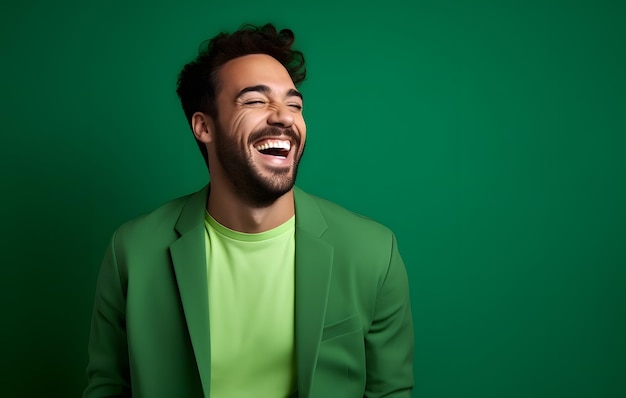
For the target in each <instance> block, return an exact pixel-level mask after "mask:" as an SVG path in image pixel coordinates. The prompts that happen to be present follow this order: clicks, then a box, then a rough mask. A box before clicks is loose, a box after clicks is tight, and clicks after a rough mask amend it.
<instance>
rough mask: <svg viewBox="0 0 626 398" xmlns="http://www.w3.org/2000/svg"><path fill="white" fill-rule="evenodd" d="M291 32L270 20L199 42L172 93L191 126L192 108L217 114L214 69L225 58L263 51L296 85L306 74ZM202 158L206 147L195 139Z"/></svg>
mask: <svg viewBox="0 0 626 398" xmlns="http://www.w3.org/2000/svg"><path fill="white" fill-rule="evenodd" d="M294 39H295V36H294V34H293V32H292V31H291V30H290V29H282V30H281V31H277V30H276V27H274V25H272V24H271V23H268V24H265V25H263V26H255V25H251V24H245V25H242V26H241V27H240V28H239V30H237V31H235V32H233V33H224V32H222V33H220V34H218V35H217V36H215V37H213V38H212V39H210V40H208V41H204V42H203V43H202V44H201V46H200V51H199V52H198V56H197V57H196V59H194V60H193V61H191V62H189V63H188V64H187V65H185V66H184V67H183V69H182V70H181V72H180V74H179V75H178V83H177V87H176V93H177V94H178V97H179V98H180V102H181V105H182V107H183V111H184V112H185V116H186V117H187V121H188V122H189V125H190V126H191V117H192V116H193V114H194V113H196V112H206V113H207V114H209V115H210V116H211V117H213V118H216V117H217V107H216V104H215V94H216V88H217V86H218V84H219V82H218V81H217V72H218V70H219V69H220V67H221V66H222V65H224V64H225V63H226V62H228V61H230V60H232V59H235V58H238V57H242V56H244V55H249V54H267V55H269V56H271V57H273V58H275V59H276V60H277V61H278V62H280V63H281V64H282V65H283V66H284V67H285V69H287V72H289V76H290V77H291V80H293V83H294V84H295V85H296V86H298V85H299V84H300V83H301V82H302V81H303V80H304V79H305V77H306V67H305V65H304V55H303V54H302V52H300V51H298V50H294V49H292V48H291V45H292V44H293V41H294ZM197 143H198V147H199V148H200V151H201V152H202V156H204V160H205V162H207V161H208V154H207V151H206V147H205V146H204V144H202V143H201V142H197Z"/></svg>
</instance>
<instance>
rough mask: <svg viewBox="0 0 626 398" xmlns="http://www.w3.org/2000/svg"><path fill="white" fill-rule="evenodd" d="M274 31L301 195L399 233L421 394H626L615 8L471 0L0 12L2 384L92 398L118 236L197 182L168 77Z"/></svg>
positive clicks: (625, 176) (624, 36)
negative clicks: (294, 121) (284, 45)
mask: <svg viewBox="0 0 626 398" xmlns="http://www.w3.org/2000/svg"><path fill="white" fill-rule="evenodd" d="M267 21H272V22H274V23H276V24H277V25H278V27H279V28H282V27H290V28H292V29H293V30H294V31H295V33H296V44H297V46H298V47H299V48H300V49H302V50H303V51H304V52H305V55H306V57H307V61H308V79H307V81H306V82H305V83H304V84H303V85H302V87H301V90H302V91H303V93H304V95H305V97H306V109H305V116H306V118H307V122H308V143H307V153H306V155H305V157H304V159H303V164H302V166H301V172H300V175H299V180H298V183H299V185H300V186H301V187H302V188H303V189H305V190H307V191H309V192H311V193H315V194H317V195H320V196H323V197H326V198H328V199H331V200H334V201H336V202H338V203H340V204H342V205H344V206H345V207H348V208H349V209H351V210H353V211H356V212H359V213H362V214H365V215H367V216H369V217H371V218H373V219H375V220H378V221H380V222H382V223H384V224H386V225H388V226H389V227H391V228H392V229H393V230H394V231H395V232H396V235H397V236H398V241H399V245H400V250H401V252H402V254H403V257H404V259H405V262H406V264H407V268H408V272H409V277H410V281H411V299H412V305H413V312H414V318H415V341H416V359H415V379H416V389H415V394H414V396H415V397H433V398H434V397H484V398H486V397H602V398H604V397H607V398H608V397H622V398H623V397H626V342H625V337H624V336H626V205H625V204H626V137H625V134H626V94H625V93H626V76H625V72H626V23H625V21H626V3H625V2H624V1H562V2H556V1H500V2H498V1H480V0H478V1H472V2H469V1H462V0H449V1H434V0H432V1H393V0H388V1H384V2H378V3H376V4H369V3H367V2H362V1H339V0H335V1H327V0H324V1H315V2H314V1H309V2H306V3H302V2H292V1H290V2H278V1H264V2H259V1H255V2H253V1H245V0H244V1H223V2H216V1H182V2H171V3H170V4H166V3H161V2H148V1H143V2H127V1H120V0H113V1H70V0H61V1H56V2H50V1H23V2H17V1H12V2H6V1H5V2H2V5H1V6H0V44H1V49H0V50H1V52H0V54H1V59H2V61H1V70H0V84H1V86H0V93H1V94H0V95H1V98H2V104H1V105H2V106H1V107H0V118H1V119H0V121H1V124H0V129H1V131H2V135H1V137H2V141H1V145H0V151H1V152H0V155H1V156H0V162H2V163H1V164H0V166H1V170H2V172H1V173H2V174H1V180H0V183H1V185H0V186H1V187H2V195H1V198H2V205H1V206H0V211H1V217H2V218H1V221H2V223H1V225H2V237H1V238H2V239H0V241H1V242H2V247H1V249H2V252H1V253H2V263H1V268H0V269H1V272H2V274H1V275H0V276H1V279H0V284H1V286H0V287H1V288H0V295H1V296H0V299H1V300H0V302H1V303H2V315H3V321H2V326H1V329H0V330H1V333H2V334H1V343H2V354H1V355H0V363H1V366H2V368H1V369H0V377H1V383H0V389H1V391H0V395H2V396H6V397H43V396H45V397H70V396H78V395H79V394H80V392H81V390H82V388H83V387H84V384H85V376H84V367H85V364H86V361H87V357H86V345H87V337H88V332H89V330H88V329H89V318H90V311H91V305H92V300H93V290H94V285H95V279H96V275H97V271H98V267H99V263H100V260H101V257H102V255H103V252H104V249H105V247H106V244H107V241H108V239H109V237H110V236H111V234H112V232H113V230H114V228H116V227H117V226H118V225H119V224H120V223H122V222H123V221H126V220H128V219H130V218H133V217H135V216H137V215H139V214H142V213H144V212H147V211H149V210H150V209H153V208H155V207H156V206H158V205H159V204H161V203H163V202H165V201H167V200H169V199H171V198H174V197H177V196H180V195H183V194H185V193H188V192H191V191H195V190H197V189H199V188H200V187H201V186H202V185H204V184H205V182H206V181H207V173H206V171H205V169H204V166H203V164H202V159H201V156H200V153H199V152H198V151H197V148H196V145H195V143H194V141H193V139H192V136H191V133H190V131H189V130H188V127H187V124H186V121H185V118H184V116H183V113H182V111H181V109H180V105H179V103H178V101H177V98H176V96H175V91H174V90H175V81H176V76H177V73H178V71H179V70H180V69H181V67H182V66H183V65H184V64H185V63H186V62H188V61H189V60H191V58H192V57H193V56H194V55H195V53H196V50H197V48H198V44H199V43H200V42H201V41H202V40H204V39H206V38H208V37H211V36H213V35H214V34H216V33H218V32H219V31H221V30H229V31H230V30H233V29H235V28H237V27H238V26H239V25H240V24H241V23H243V22H252V23H263V22H267ZM155 294H158V292H155Z"/></svg>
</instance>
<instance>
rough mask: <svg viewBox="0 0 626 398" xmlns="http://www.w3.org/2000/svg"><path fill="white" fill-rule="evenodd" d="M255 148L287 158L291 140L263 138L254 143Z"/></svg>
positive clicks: (271, 154)
mask: <svg viewBox="0 0 626 398" xmlns="http://www.w3.org/2000/svg"><path fill="white" fill-rule="evenodd" d="M254 149H256V150H257V151H259V152H260V153H262V154H263V155H268V156H276V157H281V158H287V156H289V150H291V142H290V141H288V140H263V141H260V142H259V143H257V144H256V145H254Z"/></svg>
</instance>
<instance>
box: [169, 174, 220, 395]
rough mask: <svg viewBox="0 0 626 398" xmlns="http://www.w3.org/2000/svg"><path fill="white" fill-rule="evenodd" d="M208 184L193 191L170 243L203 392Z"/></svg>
mask: <svg viewBox="0 0 626 398" xmlns="http://www.w3.org/2000/svg"><path fill="white" fill-rule="evenodd" d="M207 197H208V185H207V186H206V187H204V188H203V189H202V190H201V191H199V192H197V193H195V194H193V195H192V196H191V197H190V198H189V201H188V202H187V204H186V205H185V207H184V208H183V210H182V212H181V214H180V217H179V219H178V221H177V223H176V227H175V228H176V231H177V232H178V233H179V234H180V235H181V236H180V238H179V239H178V240H177V241H175V242H174V243H172V244H171V245H170V253H171V256H172V262H173V265H174V272H175V273H176V282H177V283H178V290H179V292H180V298H181V301H182V306H183V311H184V314H185V319H186V321H187V328H188V330H189V336H190V337H191V344H192V347H193V352H194V354H195V359H196V363H197V365H198V372H199V374H200V379H201V381H202V388H203V390H204V394H205V396H208V394H209V391H210V382H211V347H210V334H209V301H208V300H209V293H208V287H207V283H208V281H207V271H206V251H205V250H206V249H205V232H204V211H205V208H206V201H207Z"/></svg>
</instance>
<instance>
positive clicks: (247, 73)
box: [207, 54, 306, 206]
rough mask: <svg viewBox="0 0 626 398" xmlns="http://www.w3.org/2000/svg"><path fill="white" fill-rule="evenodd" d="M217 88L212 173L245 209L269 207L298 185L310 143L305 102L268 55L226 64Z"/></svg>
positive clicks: (281, 67) (285, 72)
mask: <svg viewBox="0 0 626 398" xmlns="http://www.w3.org/2000/svg"><path fill="white" fill-rule="evenodd" d="M217 82H218V83H217V97H216V105H217V120H215V121H214V129H215V134H214V139H213V140H212V143H209V144H208V145H207V148H208V150H209V170H210V173H211V175H212V177H213V176H214V175H216V176H217V175H223V176H224V177H225V179H227V180H228V182H229V183H230V184H231V186H232V188H233V189H234V191H235V193H236V194H237V196H239V197H240V198H241V199H242V200H243V201H245V202H246V203H248V204H250V205H253V206H266V205H269V204H271V203H272V202H274V201H275V200H276V199H278V198H279V197H281V196H282V195H284V194H285V193H287V192H289V191H290V190H291V189H292V188H293V185H294V183H295V180H296V174H297V170H298V164H299V161H300V158H301V156H302V154H303V152H304V144H305V140H306V125H305V123H304V118H303V116H302V96H301V94H300V93H299V92H298V91H297V90H296V87H295V85H294V84H293V82H292V80H291V77H290V76H289V73H288V72H287V70H286V69H285V68H284V67H283V66H282V64H280V62H278V61H277V60H275V59H274V58H272V57H271V56H269V55H264V54H251V55H246V56H243V57H239V58H235V59H233V60H231V61H229V62H227V63H226V64H224V65H223V66H222V67H221V68H220V69H219V71H218V74H217Z"/></svg>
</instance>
